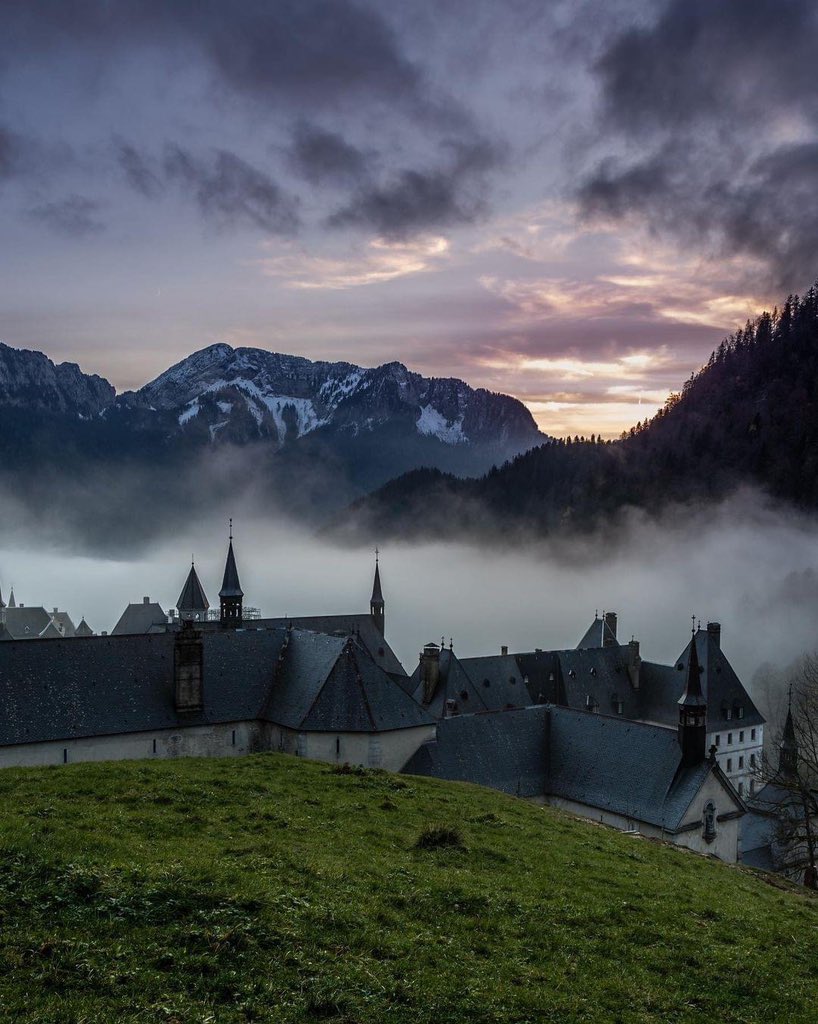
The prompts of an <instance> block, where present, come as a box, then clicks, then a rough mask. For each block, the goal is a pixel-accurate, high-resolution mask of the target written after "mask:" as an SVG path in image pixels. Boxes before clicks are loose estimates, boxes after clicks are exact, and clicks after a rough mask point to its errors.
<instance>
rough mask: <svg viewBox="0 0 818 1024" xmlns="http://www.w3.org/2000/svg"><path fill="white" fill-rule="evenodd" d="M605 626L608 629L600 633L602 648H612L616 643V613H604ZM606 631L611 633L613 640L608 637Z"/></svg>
mask: <svg viewBox="0 0 818 1024" xmlns="http://www.w3.org/2000/svg"><path fill="white" fill-rule="evenodd" d="M605 625H606V626H607V627H608V629H603V631H602V646H603V647H613V646H614V644H615V643H616V612H605ZM608 630H610V631H611V633H613V639H612V638H611V637H610V636H608Z"/></svg>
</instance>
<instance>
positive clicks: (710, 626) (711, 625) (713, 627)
mask: <svg viewBox="0 0 818 1024" xmlns="http://www.w3.org/2000/svg"><path fill="white" fill-rule="evenodd" d="M707 639H708V640H709V641H710V643H711V644H714V645H715V646H716V647H718V648H721V623H720V622H708V623H707Z"/></svg>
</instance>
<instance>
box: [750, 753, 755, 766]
mask: <svg viewBox="0 0 818 1024" xmlns="http://www.w3.org/2000/svg"><path fill="white" fill-rule="evenodd" d="M755 766H756V756H755V754H750V767H751V768H755Z"/></svg>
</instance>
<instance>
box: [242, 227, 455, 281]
mask: <svg viewBox="0 0 818 1024" xmlns="http://www.w3.org/2000/svg"><path fill="white" fill-rule="evenodd" d="M448 251H449V243H448V241H447V239H445V238H443V237H440V236H434V237H426V238H419V239H417V238H416V239H413V240H412V241H411V242H395V241H389V240H387V239H383V238H375V239H372V241H370V242H369V244H368V245H367V247H366V249H365V250H364V252H362V253H361V252H356V253H354V254H352V255H347V256H344V257H323V256H310V255H308V254H307V253H298V254H294V255H286V256H274V257H270V258H268V259H265V260H262V261H261V268H262V272H263V273H264V274H265V275H266V276H268V277H280V278H284V279H285V280H286V282H287V285H288V287H290V288H299V289H305V290H329V291H339V290H344V289H347V288H359V287H361V286H363V285H368V284H381V283H383V282H385V281H393V280H395V278H398V277H406V276H407V275H409V274H418V273H421V272H423V271H426V270H430V269H431V268H432V266H433V265H434V263H435V262H436V261H438V260H440V259H441V258H442V257H444V256H445V255H446V253H447V252H448Z"/></svg>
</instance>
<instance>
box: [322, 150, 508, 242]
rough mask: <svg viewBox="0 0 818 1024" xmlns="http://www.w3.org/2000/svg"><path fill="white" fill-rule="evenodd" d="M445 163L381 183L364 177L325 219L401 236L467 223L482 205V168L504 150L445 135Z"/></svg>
mask: <svg viewBox="0 0 818 1024" xmlns="http://www.w3.org/2000/svg"><path fill="white" fill-rule="evenodd" d="M444 149H445V150H446V152H447V154H448V159H447V161H446V163H445V166H443V167H440V168H437V169H433V170H428V171H425V170H416V169H406V170H403V171H400V172H398V173H397V175H395V176H393V177H391V178H390V179H389V180H387V181H386V182H385V183H373V182H367V183H365V184H364V185H363V186H362V187H361V188H359V189H358V191H357V193H356V195H355V196H354V197H353V198H352V200H351V201H350V202H349V203H348V204H347V205H345V206H344V207H342V208H341V209H340V210H338V211H336V212H335V213H334V214H332V216H331V217H330V218H329V220H328V223H329V225H330V226H332V227H346V226H348V225H363V226H366V227H369V228H372V229H374V230H375V231H377V232H379V233H380V234H383V235H387V236H391V237H404V236H406V235H410V234H412V233H413V232H416V231H423V230H427V229H429V228H442V227H446V226H449V225H452V224H465V223H470V222H471V221H473V220H475V219H476V218H477V217H478V216H480V215H481V214H482V213H483V212H484V211H485V209H486V198H485V193H486V183H485V179H484V174H485V172H487V171H489V170H491V169H492V168H494V167H496V166H498V165H499V164H500V163H501V162H502V160H503V158H504V151H503V150H502V149H501V148H500V147H499V146H497V145H495V144H493V143H490V142H488V141H487V140H485V139H480V138H477V139H474V140H471V141H466V140H462V139H458V140H447V141H446V142H445V143H444Z"/></svg>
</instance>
